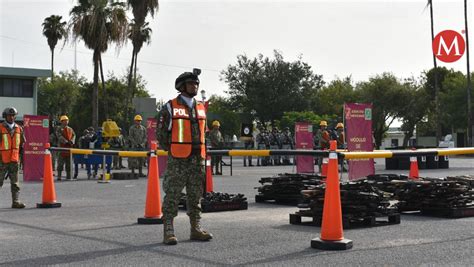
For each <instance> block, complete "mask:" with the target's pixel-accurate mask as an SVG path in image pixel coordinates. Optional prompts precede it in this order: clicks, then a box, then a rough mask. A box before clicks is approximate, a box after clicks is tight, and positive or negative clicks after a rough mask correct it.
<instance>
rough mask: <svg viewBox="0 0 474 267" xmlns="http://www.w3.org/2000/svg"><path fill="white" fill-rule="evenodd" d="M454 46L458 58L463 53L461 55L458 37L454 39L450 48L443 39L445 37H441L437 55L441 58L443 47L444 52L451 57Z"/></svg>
mask: <svg viewBox="0 0 474 267" xmlns="http://www.w3.org/2000/svg"><path fill="white" fill-rule="evenodd" d="M453 46H454V50H455V52H456V54H455V55H456V56H460V55H461V53H459V44H458V37H457V36H455V37H454V40H453V42H452V43H451V45H450V46H449V48H448V46H447V45H446V42H445V41H444V39H443V36H441V37H440V40H439V46H438V53H437V54H436V55H437V56H441V55H442V54H441V47H443V50H444V51H445V52H446V55H449V54H451V49H453Z"/></svg>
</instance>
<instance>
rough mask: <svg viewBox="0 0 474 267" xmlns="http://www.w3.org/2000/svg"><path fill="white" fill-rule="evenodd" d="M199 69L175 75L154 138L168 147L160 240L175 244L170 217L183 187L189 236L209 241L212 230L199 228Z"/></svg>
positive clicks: (202, 153) (202, 118)
mask: <svg viewBox="0 0 474 267" xmlns="http://www.w3.org/2000/svg"><path fill="white" fill-rule="evenodd" d="M200 73H201V70H199V69H194V70H193V72H185V73H182V74H181V75H179V76H178V78H177V79H176V81H175V88H176V90H178V91H179V92H180V94H179V95H178V96H177V97H176V98H174V99H172V100H170V101H169V102H168V103H167V104H165V105H164V106H163V107H162V108H161V110H160V113H159V114H158V120H157V121H158V127H157V140H158V142H159V145H160V147H161V148H162V149H165V150H168V151H169V156H168V166H167V169H166V172H165V175H164V177H163V189H164V191H165V197H164V200H163V226H164V231H163V243H165V244H167V245H176V244H177V243H178V240H177V238H176V236H175V234H174V226H173V220H174V217H176V216H177V215H178V203H179V200H180V198H181V191H183V188H184V187H186V196H187V203H186V204H187V205H186V206H187V210H188V212H187V214H188V216H189V220H190V223H191V235H190V239H191V240H198V241H208V240H210V239H212V234H211V233H208V232H206V231H204V230H203V229H201V225H200V220H201V207H200V205H199V202H200V199H201V196H202V194H203V181H204V179H205V177H206V172H205V160H206V144H205V131H206V128H207V127H206V110H205V107H204V104H203V103H202V102H199V101H196V100H195V99H194V97H195V96H196V95H197V92H198V89H199V82H200V81H199V78H198V75H199V74H200Z"/></svg>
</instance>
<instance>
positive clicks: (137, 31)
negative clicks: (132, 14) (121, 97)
mask: <svg viewBox="0 0 474 267" xmlns="http://www.w3.org/2000/svg"><path fill="white" fill-rule="evenodd" d="M148 25H149V23H148V22H145V23H144V24H142V25H141V26H140V25H138V24H136V23H135V19H134V20H133V22H132V23H130V24H129V31H128V38H129V39H130V40H131V41H132V44H133V53H132V64H131V68H133V69H130V74H129V84H132V81H131V79H132V75H131V74H132V71H133V86H132V90H131V97H132V98H133V97H134V96H135V90H134V88H135V86H136V82H137V57H138V53H140V50H141V49H142V47H143V44H144V43H147V44H149V43H150V41H151V33H152V30H151V28H150V27H148Z"/></svg>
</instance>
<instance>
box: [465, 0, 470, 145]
mask: <svg viewBox="0 0 474 267" xmlns="http://www.w3.org/2000/svg"><path fill="white" fill-rule="evenodd" d="M464 25H465V26H464V28H465V29H464V31H465V33H466V63H467V136H468V137H467V140H468V142H467V145H468V146H472V110H471V90H472V84H471V68H470V66H469V31H468V27H467V0H464Z"/></svg>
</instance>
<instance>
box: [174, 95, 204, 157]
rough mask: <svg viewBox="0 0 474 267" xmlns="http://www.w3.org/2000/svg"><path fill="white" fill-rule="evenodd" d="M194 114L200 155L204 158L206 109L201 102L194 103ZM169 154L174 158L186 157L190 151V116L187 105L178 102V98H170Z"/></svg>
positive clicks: (191, 144) (191, 138)
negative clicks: (197, 126) (197, 124)
mask: <svg viewBox="0 0 474 267" xmlns="http://www.w3.org/2000/svg"><path fill="white" fill-rule="evenodd" d="M196 115H197V118H196V119H197V120H198V123H199V134H200V136H199V143H198V144H194V145H199V146H200V148H201V157H202V158H206V146H205V130H206V110H205V107H204V105H203V104H202V103H200V102H197V103H196ZM171 118H172V127H171V148H170V151H171V155H172V156H173V157H175V158H187V157H189V155H191V151H192V146H193V143H192V140H193V137H192V129H191V117H190V116H189V113H188V106H186V105H185V104H180V103H179V102H178V98H175V99H173V100H171Z"/></svg>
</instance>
